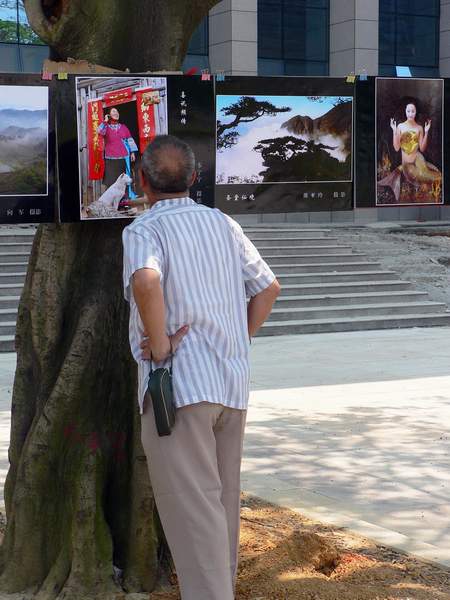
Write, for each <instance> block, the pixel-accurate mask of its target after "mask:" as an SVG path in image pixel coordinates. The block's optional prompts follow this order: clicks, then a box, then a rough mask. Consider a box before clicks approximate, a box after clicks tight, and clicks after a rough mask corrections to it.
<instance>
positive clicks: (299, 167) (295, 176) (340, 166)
mask: <svg viewBox="0 0 450 600" xmlns="http://www.w3.org/2000/svg"><path fill="white" fill-rule="evenodd" d="M254 149H255V150H256V151H257V152H260V153H261V156H262V158H263V165H264V167H266V170H265V171H261V173H260V175H262V176H263V181H264V182H277V181H284V182H286V181H342V180H345V179H350V159H349V157H348V158H347V160H346V161H345V162H339V161H338V160H337V159H336V158H333V157H332V156H330V154H329V153H328V152H327V150H331V149H332V148H331V147H330V146H325V145H324V144H317V143H315V142H313V141H310V142H305V141H304V140H301V139H299V138H296V137H294V136H291V135H287V136H284V137H280V138H274V139H267V140H261V141H260V142H259V143H258V144H257V145H256V146H255V148H254Z"/></svg>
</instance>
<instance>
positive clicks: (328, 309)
mask: <svg viewBox="0 0 450 600" xmlns="http://www.w3.org/2000/svg"><path fill="white" fill-rule="evenodd" d="M446 310H447V306H446V305H445V304H444V303H441V302H408V303H405V304H353V305H351V304H350V305H342V306H323V307H320V306H318V307H315V308H277V307H276V306H275V308H274V309H273V310H272V313H271V314H270V317H269V321H308V320H311V319H319V320H320V319H335V320H338V319H341V318H343V317H349V318H350V317H352V318H353V317H368V316H381V315H387V316H388V317H391V316H393V315H411V314H416V315H418V314H427V313H434V314H437V313H444V312H445V311H446Z"/></svg>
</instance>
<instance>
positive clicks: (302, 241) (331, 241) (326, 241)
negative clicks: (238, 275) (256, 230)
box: [252, 236, 337, 248]
mask: <svg viewBox="0 0 450 600" xmlns="http://www.w3.org/2000/svg"><path fill="white" fill-rule="evenodd" d="M252 242H253V243H254V244H255V246H256V247H257V248H259V246H265V247H266V248H268V247H271V246H275V247H277V248H278V247H283V248H284V247H285V246H287V247H291V246H297V247H299V246H336V242H337V240H336V238H328V237H315V238H306V237H305V238H300V237H295V238H294V237H280V238H269V237H260V236H258V237H253V238H252Z"/></svg>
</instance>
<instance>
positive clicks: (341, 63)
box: [330, 0, 379, 77]
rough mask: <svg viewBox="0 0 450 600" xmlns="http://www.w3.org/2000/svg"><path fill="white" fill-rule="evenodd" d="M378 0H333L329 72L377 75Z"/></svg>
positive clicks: (338, 74)
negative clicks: (364, 71) (363, 72)
mask: <svg viewBox="0 0 450 600" xmlns="http://www.w3.org/2000/svg"><path fill="white" fill-rule="evenodd" d="M378 27H379V2H378V0H330V75H331V76H335V77H343V76H345V75H347V74H349V73H351V72H354V73H356V74H358V73H360V72H362V71H363V70H364V69H365V70H366V72H367V74H368V75H378Z"/></svg>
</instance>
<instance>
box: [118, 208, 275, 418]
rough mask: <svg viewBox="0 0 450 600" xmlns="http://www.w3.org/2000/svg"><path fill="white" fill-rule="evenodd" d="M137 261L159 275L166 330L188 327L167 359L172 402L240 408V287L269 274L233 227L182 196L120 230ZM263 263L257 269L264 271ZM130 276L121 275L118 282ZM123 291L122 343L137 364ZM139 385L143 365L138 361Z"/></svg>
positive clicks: (243, 340) (243, 324) (138, 334)
mask: <svg viewBox="0 0 450 600" xmlns="http://www.w3.org/2000/svg"><path fill="white" fill-rule="evenodd" d="M124 245H125V249H126V248H127V246H130V247H133V249H134V252H135V253H136V260H137V261H138V263H139V264H140V265H141V268H142V266H144V267H145V266H146V267H148V268H153V269H155V270H157V271H158V272H159V273H160V279H161V284H162V288H163V292H164V300H165V307H166V325H167V331H168V332H175V331H177V330H178V329H179V328H180V327H182V326H183V325H186V324H187V325H189V333H188V334H187V335H186V336H185V338H184V339H183V343H182V344H181V345H180V347H179V349H178V351H177V353H176V357H175V361H174V392H175V399H176V403H177V405H178V406H184V405H186V404H193V403H196V402H202V401H208V402H213V403H218V404H223V405H224V406H230V407H233V408H241V409H245V408H246V407H247V400H248V379H249V372H248V348H249V337H248V330H247V315H246V287H247V291H248V292H255V291H259V288H261V289H264V287H267V285H270V283H271V281H272V280H273V274H272V273H271V272H270V270H268V269H267V267H266V266H265V264H264V263H263V262H262V261H261V260H260V257H259V255H258V253H257V252H256V251H255V252H252V249H253V246H252V245H251V244H249V243H248V240H247V243H246V238H245V237H244V236H243V234H242V230H241V229H240V227H239V226H238V225H237V224H236V223H235V222H234V221H232V220H231V219H230V218H229V217H226V216H225V215H224V214H223V213H221V212H220V211H218V210H213V209H209V208H206V207H204V206H200V205H197V204H196V203H195V202H194V201H193V200H191V199H190V198H177V199H172V200H164V201H161V202H158V203H156V205H154V207H153V208H152V209H151V210H150V211H149V212H148V213H146V214H145V215H143V216H142V217H140V218H139V219H137V220H136V221H135V222H134V223H133V224H132V225H130V226H129V227H127V228H126V230H125V231H124ZM264 267H265V268H264ZM130 275H131V274H130V273H127V274H126V275H125V285H127V282H129V277H130ZM129 294H130V301H131V302H130V305H131V312H132V319H131V324H132V325H131V327H130V342H131V348H132V351H133V354H134V356H135V358H136V360H138V362H139V361H140V343H141V340H142V336H143V333H144V332H143V327H142V323H141V322H140V318H139V315H138V312H137V307H136V304H135V302H134V300H133V298H132V294H131V293H130V292H129ZM140 366H141V367H142V368H143V370H144V373H143V377H142V380H143V381H142V385H144V386H145V381H146V380H147V374H148V365H145V364H142V361H141V362H140Z"/></svg>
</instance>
